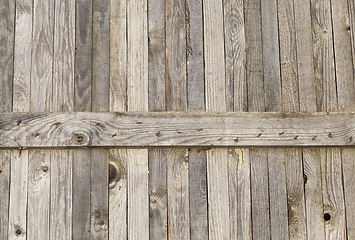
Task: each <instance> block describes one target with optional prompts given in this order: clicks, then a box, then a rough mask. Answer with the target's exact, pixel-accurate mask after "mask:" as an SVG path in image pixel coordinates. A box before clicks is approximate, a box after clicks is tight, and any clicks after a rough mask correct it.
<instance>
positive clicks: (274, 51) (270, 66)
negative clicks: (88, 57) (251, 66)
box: [261, 0, 282, 112]
mask: <svg viewBox="0 0 355 240" xmlns="http://www.w3.org/2000/svg"><path fill="white" fill-rule="evenodd" d="M277 20H278V19H277V1H276V0H272V1H261V22H262V41H263V43H266V42H267V44H263V45H262V56H263V59H262V60H263V70H264V72H263V74H264V89H265V110H266V111H267V112H276V111H280V110H281V109H282V100H281V76H280V56H279V32H278V29H279V28H278V22H277Z"/></svg>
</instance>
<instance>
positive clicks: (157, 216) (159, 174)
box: [149, 149, 170, 239]
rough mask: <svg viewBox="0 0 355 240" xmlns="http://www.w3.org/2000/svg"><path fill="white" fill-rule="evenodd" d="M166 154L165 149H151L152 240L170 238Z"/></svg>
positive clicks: (150, 229) (150, 235)
mask: <svg viewBox="0 0 355 240" xmlns="http://www.w3.org/2000/svg"><path fill="white" fill-rule="evenodd" d="M166 154H167V151H166V150H165V149H149V196H150V200H149V207H150V210H149V237H150V239H167V236H168V190H167V180H168V178H167V156H166ZM169 177H170V176H169Z"/></svg>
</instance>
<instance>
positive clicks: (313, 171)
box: [302, 148, 325, 239]
mask: <svg viewBox="0 0 355 240" xmlns="http://www.w3.org/2000/svg"><path fill="white" fill-rule="evenodd" d="M322 152H324V149H323V150H320V149H319V148H312V149H307V151H306V149H302V154H303V169H304V170H303V172H304V182H305V187H304V191H305V193H304V194H305V198H306V218H307V237H308V239H325V235H324V233H325V232H324V217H323V214H324V211H323V190H322V187H321V186H322V172H321V164H320V163H321V157H322Z"/></svg>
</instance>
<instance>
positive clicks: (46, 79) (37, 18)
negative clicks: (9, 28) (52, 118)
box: [30, 0, 54, 112]
mask: <svg viewBox="0 0 355 240" xmlns="http://www.w3.org/2000/svg"><path fill="white" fill-rule="evenodd" d="M53 44H54V0H49V1H47V0H34V1H33V32H32V64H31V70H32V71H31V104H30V110H31V112H49V111H50V110H51V104H52V97H53V95H52V77H53V76H52V75H53V62H54V59H53V47H54V46H53Z"/></svg>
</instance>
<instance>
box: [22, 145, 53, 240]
mask: <svg viewBox="0 0 355 240" xmlns="http://www.w3.org/2000/svg"><path fill="white" fill-rule="evenodd" d="M50 158H51V154H50V150H30V151H29V159H28V163H29V164H28V183H27V187H28V195H27V196H28V206H27V239H30V240H32V239H33V240H37V239H50V225H49V218H50V215H49V214H50V205H49V204H50V189H51V188H50V179H51V165H50V162H51V159H50Z"/></svg>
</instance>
